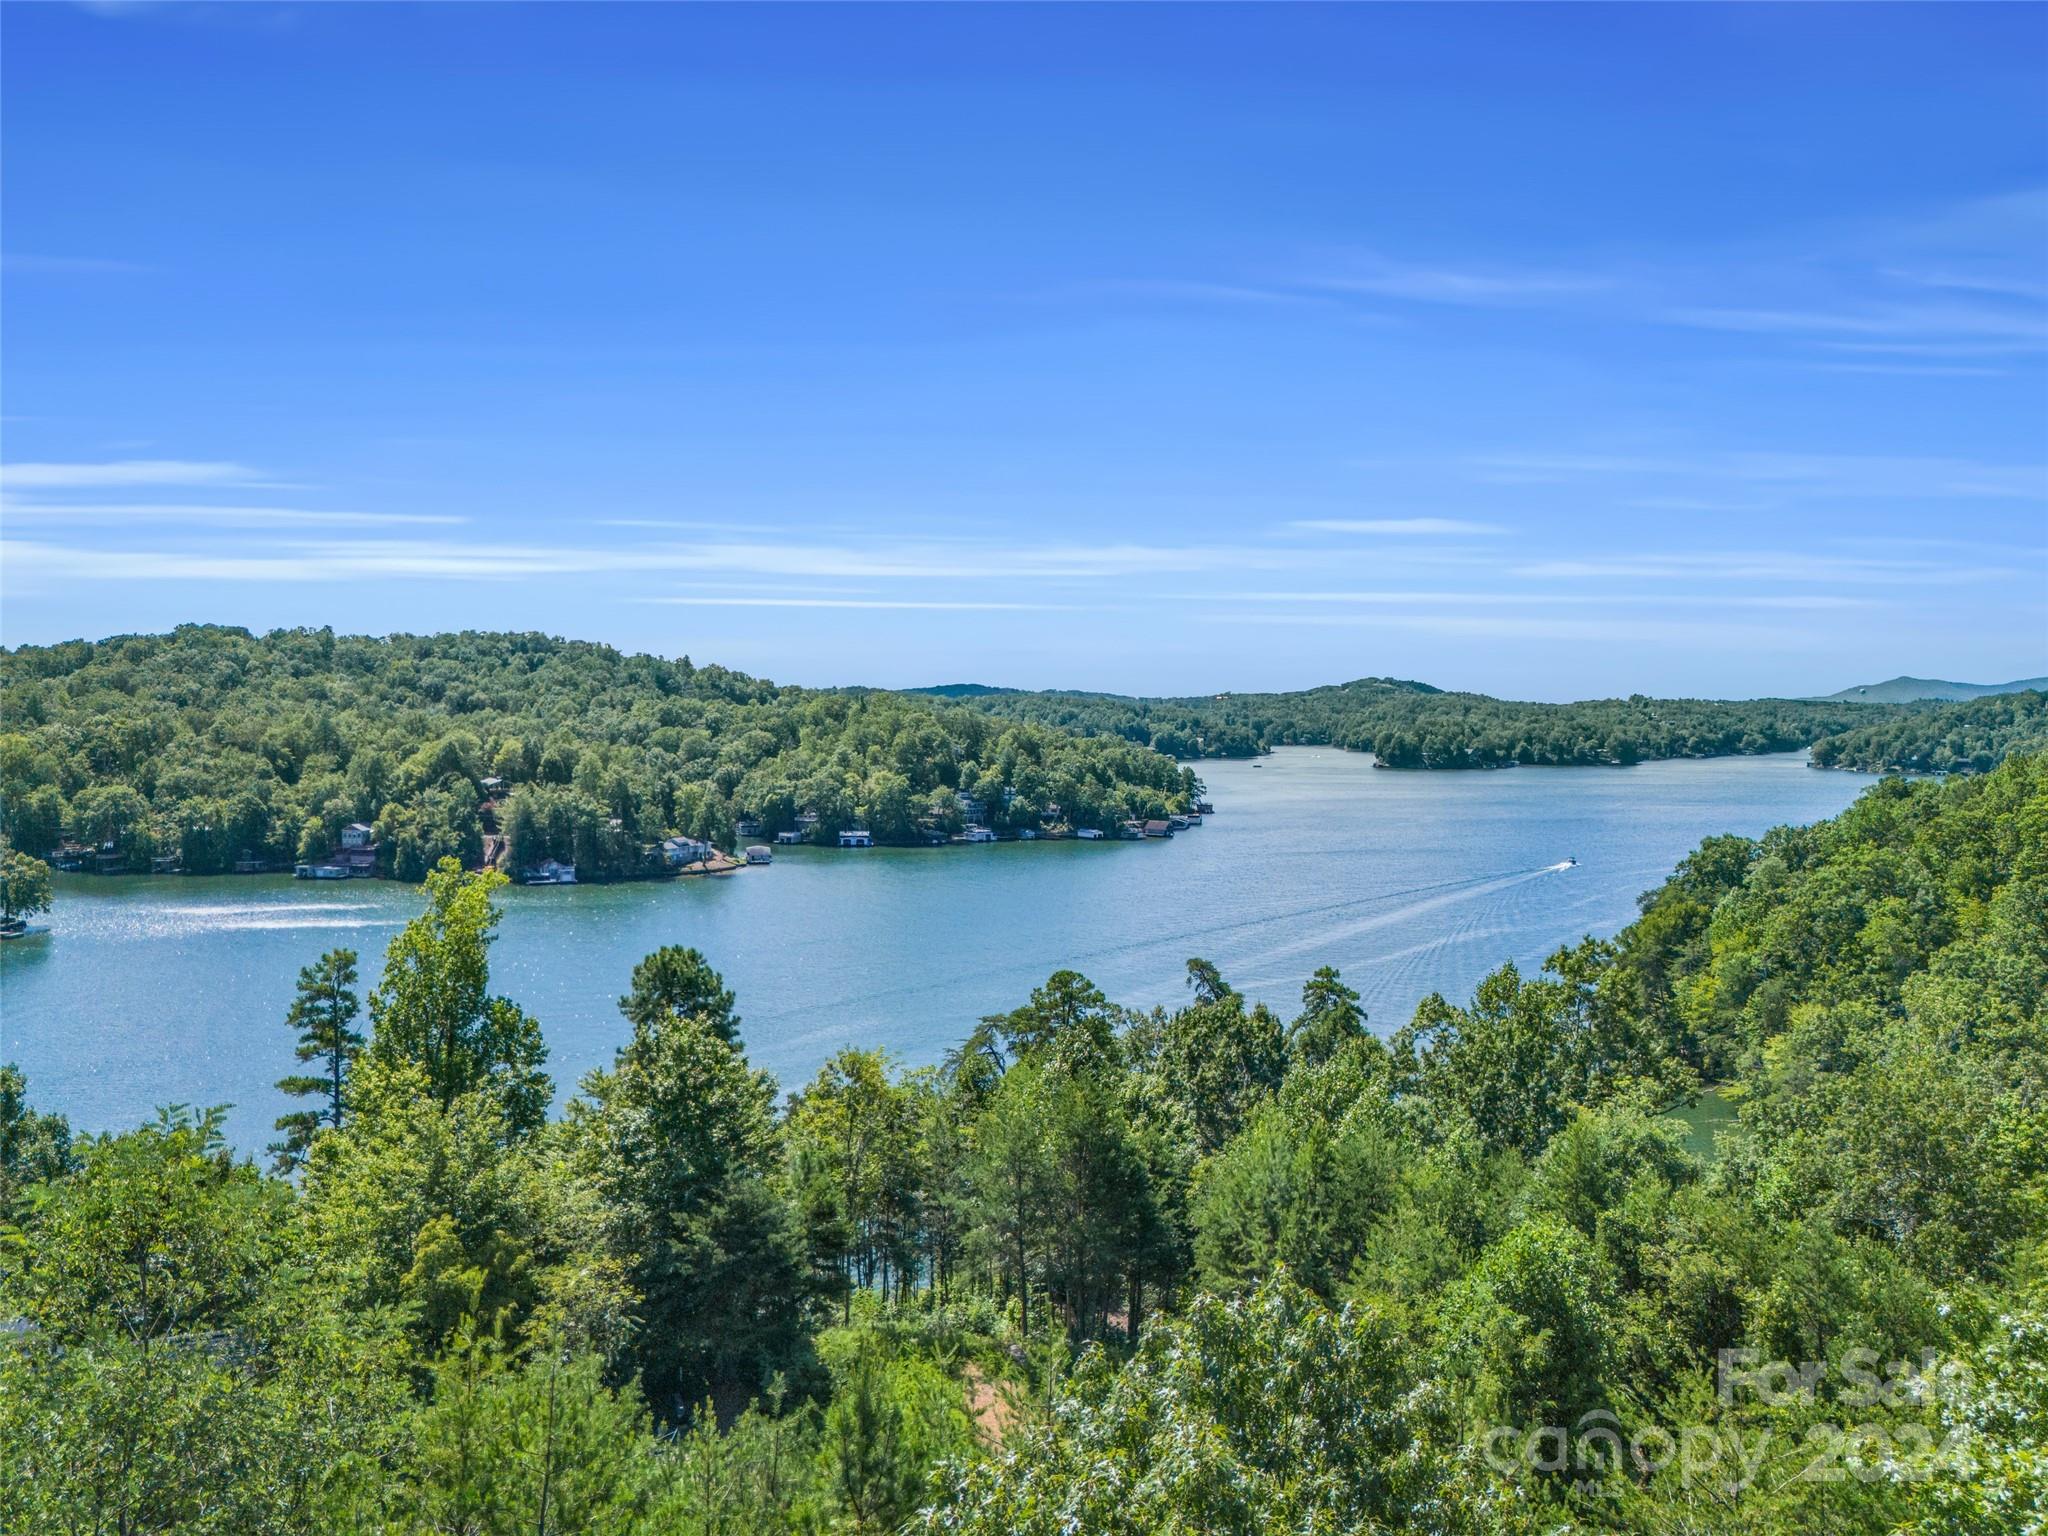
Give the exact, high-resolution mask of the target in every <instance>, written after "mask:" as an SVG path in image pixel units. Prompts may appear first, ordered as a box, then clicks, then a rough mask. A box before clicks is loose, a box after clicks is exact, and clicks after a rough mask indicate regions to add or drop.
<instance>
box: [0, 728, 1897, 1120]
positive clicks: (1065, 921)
mask: <svg viewBox="0 0 2048 1536" xmlns="http://www.w3.org/2000/svg"><path fill="white" fill-rule="evenodd" d="M1200 771H1201V773H1202V775H1203V777H1204V778H1205V779H1206V780H1207V782H1208V784H1209V787H1210V797H1211V798H1212V799H1213V800H1214V801H1215V802H1216V805H1217V807H1218V813H1217V814H1216V815H1215V816H1212V817H1210V818H1209V819H1208V823H1207V825H1205V826H1203V827H1201V828H1199V829H1196V830H1192V831H1189V832H1185V833H1182V834H1181V835H1180V836H1178V837H1176V838H1174V839H1172V840H1171V841H1170V842H1146V843H1112V842H1101V843H1079V842H1063V843H1004V844H999V845H996V846H993V847H978V848H966V847H959V848H943V849H902V850H896V849H874V850H870V851H859V852H840V851H838V850H810V849H783V850H778V852H777V856H776V860H775V863H774V865H773V866H772V867H769V868H765V869H751V870H747V871H745V872H743V873H741V874H736V875H732V876H727V877H724V878H718V879H685V880H677V881H670V882H667V883H663V884H651V885H615V886H563V887H553V888H544V889H512V890H508V891H506V892H505V893H504V898H503V899H504V906H505V920H504V923H503V925H502V926H501V928H500V930H499V931H500V935H501V938H500V942H499V944H498V946H497V948H496V950H495V951H494V955H493V962H492V975H493V981H494V983H495V987H496V990H498V991H501V992H504V993H506V994H508V995H510V996H511V997H513V998H516V999H517V1000H518V1001H519V1002H520V1003H521V1004H523V1005H524V1006H525V1007H526V1008H528V1009H529V1010H531V1011H532V1012H533V1013H534V1014H535V1015H536V1016H537V1017H538V1018H539V1019H540V1020H541V1023H542V1025H543V1027H544V1028H545V1030H546V1032H547V1038H548V1043H549V1046H550V1048H551V1049H552V1052H553V1058H552V1062H551V1066H552V1069H553V1071H554V1073H555V1078H556V1082H557V1083H558V1084H559V1085H560V1086H561V1087H562V1088H563V1089H564V1090H565V1091H566V1090H567V1089H568V1088H570V1087H572V1086H573V1085H574V1083H575V1081H576V1079H577V1078H578V1077H579V1076H581V1075H582V1074H583V1073H584V1072H585V1071H587V1070H588V1069H590V1068H591V1067H594V1066H598V1065H601V1064H604V1063H606V1062H608V1061H609V1060H610V1058H611V1054H612V1052H613V1050H614V1049H615V1048H616V1047H617V1045H618V1044H619V1042H620V1040H621V1039H622V1038H623V1036H624V1033H625V1027H624V1024H623V1021H621V1019H620V1018H619V1016H618V1013H617V1009H616V999H617V997H618V995H619V994H620V993H621V992H622V991H624V990H625V987H626V983H627V978H628V975H629V973H630V972H631V970H632V967H633V963H634V961H635V960H637V959H638V958H639V957H640V956H641V955H643V954H645V953H647V952H648V951H649V950H652V949H654V948H656V947H658V946H660V945H662V944H676V943H681V944H693V945H695V946H697V947H698V948H699V949H701V950H703V951H704V952H705V953H706V954H707V955H708V956H710V958H711V960H712V962H713V964H715V965H717V966H718V967H719V969H720V970H722V971H723V972H724V973H725V976H726V980H727V982H728V984H730V985H732V986H733V987H734V988H735V989H736V990H737V991H738V993H739V1003H740V1013H741V1015H742V1017H743V1019H744V1030H745V1037H746V1043H747V1046H748V1049H749V1051H750V1053H751V1054H752V1056H753V1058H754V1060H755V1061H756V1062H757V1063H758V1064H760V1065H763V1066H765V1067H767V1068H769V1069H770V1070H771V1071H773V1072H774V1073H775V1074H776V1075H777V1076H778V1077H780V1078H781V1079H782V1081H783V1083H784V1084H785V1085H786V1086H791V1087H793V1086H796V1085H797V1084H799V1083H800V1082H801V1081H802V1080H803V1079H805V1078H807V1077H808V1076H809V1075H810V1074H811V1072H812V1071H814V1070H815V1069H816V1067H817V1066H818V1064H819V1063H820V1062H821V1061H823V1060H824V1059H825V1057H827V1056H828V1055H830V1054H831V1053H832V1051H834V1050H835V1049H837V1048H838V1047H839V1046H841V1045H844V1044H847V1043H849V1042H851V1043H858V1044H862V1045H869V1046H882V1047H885V1048H886V1049H888V1050H889V1051H891V1052H894V1053H895V1054H896V1055H897V1056H898V1057H899V1058H900V1059H901V1060H903V1061H905V1062H908V1063H912V1064H915V1063H922V1062H928V1061H933V1060H936V1059H937V1058H938V1057H940V1056H942V1055H943V1054H944V1053H945V1052H946V1050H947V1049H948V1048H950V1047H951V1046H952V1045H953V1044H955V1043H956V1042H957V1041H958V1040H959V1038H960V1037H961V1036H962V1035H964V1034H965V1033H966V1032H967V1030H968V1029H970V1028H971V1027H972V1026H973V1023H974V1021H975V1019H976V1018H978V1017H979V1016H980V1015H982V1014H985V1013H991V1012H995V1011H997V1010H1000V1009H1005V1008H1008V1007H1011V1006H1013V1005H1015V1004H1016V1003H1018V1002H1020V1001H1022V1000H1023V998H1024V996H1025V995H1026V994H1027V993H1028V992H1029V990H1030V989H1031V987H1032V986H1033V985H1034V984H1036V983H1037V982H1038V981H1040V980H1042V979H1043V978H1044V977H1045V976H1046V974H1047V973H1048V972H1050V971H1052V970H1055V969H1057V968H1059V967H1061V966H1069V965H1070V966H1074V967H1076V968H1078V969H1080V970H1082V971H1084V972H1086V973H1087V974H1088V975H1089V976H1090V977H1092V978H1093V979H1094V980H1095V981H1096V982H1097V983H1098V984H1099V985H1100V986H1102V988H1103V989H1104V990H1105V991H1107V992H1108V993H1109V995H1110V996H1111V997H1113V998H1115V999H1117V1000H1118V1001H1121V1002H1127V1003H1133V1004H1143V1005H1149V1004H1152V1003H1166V1002H1172V1001H1174V1000H1176V999H1178V998H1180V997H1182V996H1184V995H1185V987H1184V981H1183V977H1184V972H1183V962H1185V961H1186V959H1187V958H1188V957H1189V956H1190V955H1203V956H1206V957H1207V958H1209V959H1211V960H1214V961H1216V962H1217V963H1218V964H1219V965H1221V966H1222V968H1223V971H1224V974H1225V976H1226V977H1227V978H1228V979H1229V980H1230V981H1231V982H1232V983H1233V984H1234V985H1236V986H1237V987H1238V988H1239V989H1240V990H1242V991H1244V992H1246V993H1248V994H1249V995H1251V996H1253V997H1259V998H1264V999H1266V1000H1268V1001H1270V1002H1272V1003H1273V1004H1274V1005H1275V1006H1276V1007H1279V1008H1281V1009H1282V1010H1283V1011H1284V1012H1286V1013H1290V1014H1291V1013H1292V1012H1293V1011H1294V1006H1295V1004H1296V1002H1297V1000H1298V998H1299V994H1300V988H1301V983H1302V982H1303V980H1304V979H1306V978H1307V976H1308V975H1309V974H1310V973H1311V972H1312V971H1314V970H1315V968H1316V967H1317V966H1320V965H1335V966H1337V967H1339V968H1340V969H1341V970H1342V971H1343V972H1344V975H1345V977H1346V979H1347V980H1349V981H1350V982H1351V984H1352V985H1353V986H1355V987H1357V988H1358V989H1359V990H1360V991H1361V992H1362V993H1363V994H1364V997H1365V1002H1366V1006H1367V1007H1368V1009H1369V1010H1370V1011H1371V1014H1372V1017H1373V1021H1374V1025H1375V1027H1377V1028H1380V1029H1381V1030H1383V1031H1384V1030H1389V1029H1392V1028H1394V1027H1395V1026H1397V1025H1398V1024H1400V1023H1401V1022H1402V1021H1403V1020H1404V1019H1405V1018H1406V1017H1407V1015H1408V1013H1409V1011H1410V1010H1411V1009H1412V1008H1413V1007H1414V1005H1415V1003H1416V1001H1417V999H1419V998H1421V997H1423V996H1424V995H1425V994H1427V993H1429V992H1431V991H1433V990H1441V991H1444V992H1446V993H1447V994H1450V995H1453V996H1455V995H1458V994H1461V993H1463V992H1465V991H1467V990H1469V988H1470V987H1471V986H1472V985H1473V983H1474V982H1476V981H1477V980H1478V979H1479V978H1480V977H1481V976H1483V975H1484V974H1485V973H1486V972H1487V971H1488V970H1490V969H1492V968H1493V967H1494V966H1496V965H1498V964H1500V962H1501V961H1503V960H1508V959H1513V960H1515V961H1517V962H1519V963H1521V964H1523V965H1524V966H1534V965H1536V964H1538V963H1540V962H1541V960H1542V958H1543V957H1544V956H1545V955H1546V954H1548V953H1549V952H1550V951H1551V950H1553V949H1554V948H1556V947H1557V946H1558V945H1559V944H1561V943H1564V942H1567V941H1569V940H1572V939H1574V938H1576V937H1578V936H1579V935H1580V934H1583V933H1588V932H1592V933H1601V934H1607V933H1612V932H1613V931H1615V930H1616V929H1618V928H1620V927H1621V926H1622V925H1623V924H1625V923H1626V922H1628V920H1629V919H1630V918H1631V917H1632V916H1633V915H1634V912H1635V898H1636V896H1637V894H1638V893H1639V892H1641V891H1643V890H1646V889H1648V888H1650V887H1652V886H1654V885H1656V884H1657V883H1658V882H1659V881H1660V880H1662V879H1663V877H1664V876H1665V875H1666V874H1667V873H1668V872H1669V870H1670V868H1671V866H1672V865H1673V864H1674V863H1675V862H1676V861H1677V860H1678V859H1679V858H1681V857H1683V856H1684V855H1685V853H1686V852H1687V851H1688V850H1690V849H1691V848H1692V847H1693V846H1694V844H1696V843H1697V842H1698V841H1699V840H1700V839H1701V838H1702V837H1705V836H1707V835H1708V834H1710V833H1715V832H1743V833H1749V834H1755V833H1759V832H1762V831H1763V830H1764V829H1765V828H1767V827H1770V826H1773V825H1775V824H1777V823H1780V822H1807V821H1813V820H1817V819H1819V818H1821V817H1824V816H1829V815H1832V814H1834V813H1835V812H1836V811H1839V810H1841V809H1842V808H1843V807H1844V806H1845V805H1847V804H1848V803H1849V801H1850V800H1851V799H1853V798H1854V797H1855V795H1856V793H1857V792H1858V791H1859V790H1860V789H1861V788H1862V787H1863V785H1865V784H1866V783H1868V782H1869V779H1868V777H1867V776H1864V775H1858V774H1849V773H1840V772H1820V771H1816V770H1814V769H1810V768H1808V767H1806V766H1805V762H1804V758H1803V756H1801V755H1787V756H1780V757H1761V758H1719V759H1713V760H1709V761H1703V762H1670V763H1649V764H1644V765H1642V766H1639V767H1634V768H1617V769H1603V768H1517V769H1514V770H1511V771H1508V772H1502V773H1381V772H1376V771H1374V770H1373V768H1372V767H1371V760H1370V759H1369V758H1366V757H1363V756H1359V755H1356V754H1351V753H1344V752H1338V751H1333V750H1327V749H1317V748H1296V749H1290V750H1284V751H1281V752H1278V753H1275V754H1274V755H1273V756H1271V757H1269V758H1266V759H1264V760H1262V761H1261V762H1260V764H1259V765H1258V766H1253V765H1252V764H1250V763H1206V764H1202V765H1201V766H1200ZM1573 856H1575V857H1577V859H1578V860H1579V863H1578V865H1577V867H1576V868H1569V869H1561V868H1556V867H1554V866H1556V865H1558V864H1559V863H1560V862H1561V861H1563V860H1564V859H1566V858H1568V857H1573ZM418 905H419V896H418V892H417V891H415V890H413V889H411V888H408V887H405V886H400V885H392V884H386V883H384V882H380V881H367V880H362V881H349V882H345V883H340V884H332V885H329V884H322V885H313V884H308V883H305V882H295V881H293V880H291V879H289V878H285V877H269V876H262V877H239V878H238V877H231V876H221V877H217V878H212V879H181V878H167V879H108V880H99V879H93V878H90V877H69V878H67V877H59V881H58V889H57V907H56V910H55V912H54V913H52V914H51V915H50V916H49V918H47V919H46V921H47V923H48V926H49V929H50V931H49V933H48V934H47V935H44V936H39V937H34V938H30V939H27V940H22V941H18V942H15V943H10V944H6V945H4V946H0V1060H12V1061H16V1062H18V1063H20V1065H21V1067H22V1068H23V1070H24V1071H26V1072H27V1073H28V1076H29V1082H30V1094H31V1097H32V1099H33V1101H34V1102H35V1103H36V1104H37V1106H38V1107H40V1108H44V1109H51V1110H58V1111H61V1112H63V1113H64V1114H67V1115H69V1116H70V1117H71V1121H72V1124H73V1125H74V1126H75V1127H77V1128H78V1129H81V1130H104V1129H111V1128H118V1127H123V1126H127V1125H131V1124H133V1123H135V1122H136V1121H138V1120H139V1119H141V1118H143V1117H144V1116H146V1115H148V1114H149V1113H150V1112H151V1110H152V1107H153V1106H155V1105H158V1104H164V1103H172V1102H183V1103H195V1104H215V1103H232V1104H233V1105H234V1106H235V1107H234V1110H233V1112H232V1114H231V1116H230V1119H229V1134H230V1136H231V1137H232V1139H233V1140H234V1141H235V1143H236V1144H237V1145H238V1146H241V1147H244V1148H247V1149H251V1150H255V1149H260V1148H261V1146H262V1145H263V1143H264V1142H265V1141H266V1140H267V1139H268V1138H269V1135H270V1123H271V1121H272V1120H273V1119H274V1118H275V1117H276V1116H277V1115H278V1114H280V1113H281V1112H282V1111H283V1110H284V1109H285V1108H287V1107H288V1106H287V1103H286V1101H285V1100H284V1099H283V1097H282V1096H281V1095H279V1094H278V1093H277V1092H276V1091H275V1089H274V1088H273V1087H272V1086H271V1085H272V1083H273V1082H274V1081H275V1080H276V1079H277V1078H278V1077H280V1076H282V1075H283V1074H284V1073H286V1072H287V1071H290V1070H292V1067H293V1063H292V1051H291V1046H292V1039H291V1036H290V1034H289V1033H288V1032H287V1031H286V1030H285V1028H284V1026H283V1024H282V1023H281V1022H280V1021H281V1020H282V1019H283V1017H284V1013H285V1009H286V1007H287V1005H288V1004H289V1001H290V998H291V992H292V982H293V979H294V977H295V976H296V975H297V972H298V969H299V967H300V966H302V965H305V964H307V963H308V962H309V961H311V960H313V959H314V958H316V957H317V956H318V955H319V954H320V953H321V952H322V951H323V950H326V949H331V948H333V947H335V946H338V945H348V946H350V947H351V948H354V949H356V950H358V951H359V952H361V954H362V956H363V962H362V969H363V973H364V978H365V983H366V984H367V983H368V981H369V980H370V979H372V978H374V976H375V974H376V971H377V969H378V966H379V960H380V957H381V955H382V952H383V948H384V946H385V944H386V943H387V942H389V940H390V937H391V935H392V933H393V932H394V931H395V930H396V929H397V927H398V925H399V924H400V923H402V922H404V921H405V920H406V919H407V918H408V917H410V916H411V915H412V914H413V913H414V912H416V911H417V910H418Z"/></svg>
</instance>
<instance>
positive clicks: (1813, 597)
mask: <svg viewBox="0 0 2048 1536" xmlns="http://www.w3.org/2000/svg"><path fill="white" fill-rule="evenodd" d="M1176 596H1179V597H1184V598H1186V599H1188V600H1190V601H1201V602H1213V601H1214V600H1215V594H1214V593H1178V594H1176ZM1232 597H1233V598H1234V599H1237V600H1240V601H1243V602H1248V603H1303V604H1309V605H1322V604H1329V605H1334V606H1358V607H1389V608H1411V607H1443V608H1532V607H1533V608H1545V607H1552V608H1586V607H1624V606H1626V607H1657V608H1665V607H1671V606H1674V605H1676V606H1679V607H1696V608H1765V609H1787V610H1809V609H1810V610H1814V611H1821V610H1828V609H1847V608H1868V607H1871V606H1873V603H1874V600H1873V599H1870V598H1864V597H1842V596H1838V595H1835V594H1832V593H1800V594H1791V595H1788V594H1779V595H1771V596H1758V595H1755V594H1751V593H1729V594H1706V593H1686V594H1675V593H1671V592H1627V593H1614V592H1415V591H1403V590H1393V591H1370V592H1238V593H1233V594H1232Z"/></svg>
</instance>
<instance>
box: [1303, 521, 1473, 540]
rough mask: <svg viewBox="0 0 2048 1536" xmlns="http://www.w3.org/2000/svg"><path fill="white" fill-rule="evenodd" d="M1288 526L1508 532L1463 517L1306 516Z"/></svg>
mask: <svg viewBox="0 0 2048 1536" xmlns="http://www.w3.org/2000/svg"><path fill="white" fill-rule="evenodd" d="M1287 526H1288V527H1289V528H1294V529H1299V530H1300V531H1301V532H1303V533H1371V534H1397V535H1399V534H1443V535H1446V536H1450V537H1462V536H1466V535H1474V534H1487V533H1506V532H1507V529H1505V528H1504V527H1502V526H1501V525H1500V524H1499V523H1475V522H1470V521H1468V520H1466V519H1464V518H1461V517H1304V518H1297V519H1295V520H1294V521H1293V522H1291V523H1289V524H1288V525H1287Z"/></svg>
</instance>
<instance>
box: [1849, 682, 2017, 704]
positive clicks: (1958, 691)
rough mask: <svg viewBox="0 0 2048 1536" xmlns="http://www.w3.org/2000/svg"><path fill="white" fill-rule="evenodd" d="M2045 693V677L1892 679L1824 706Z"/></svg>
mask: <svg viewBox="0 0 2048 1536" xmlns="http://www.w3.org/2000/svg"><path fill="white" fill-rule="evenodd" d="M2030 690H2032V691H2037V692H2038V691H2048V677H2023V678H2019V679H2017V680H2016V681H2013V682H2010V683H1951V682H1947V681H1945V680H1943V679H1941V678H1938V677H1894V678H1891V679H1890V680H1889V681H1886V682H1882V683H1863V684H1861V685H1859V686H1857V687H1854V688H1844V689H1843V690H1842V691H1841V692H1840V693H1830V694H1823V695H1822V696H1821V702H1822V703H1824V704H1912V703H1916V702H1918V701H1920V700H1922V699H1934V700H1939V701H1940V702H1942V703H1945V704H1958V703H1961V702H1962V701H1963V700H1965V699H1984V698H1989V697H1991V696H1992V695H1993V694H1999V693H2026V692H2028V691H2030Z"/></svg>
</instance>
